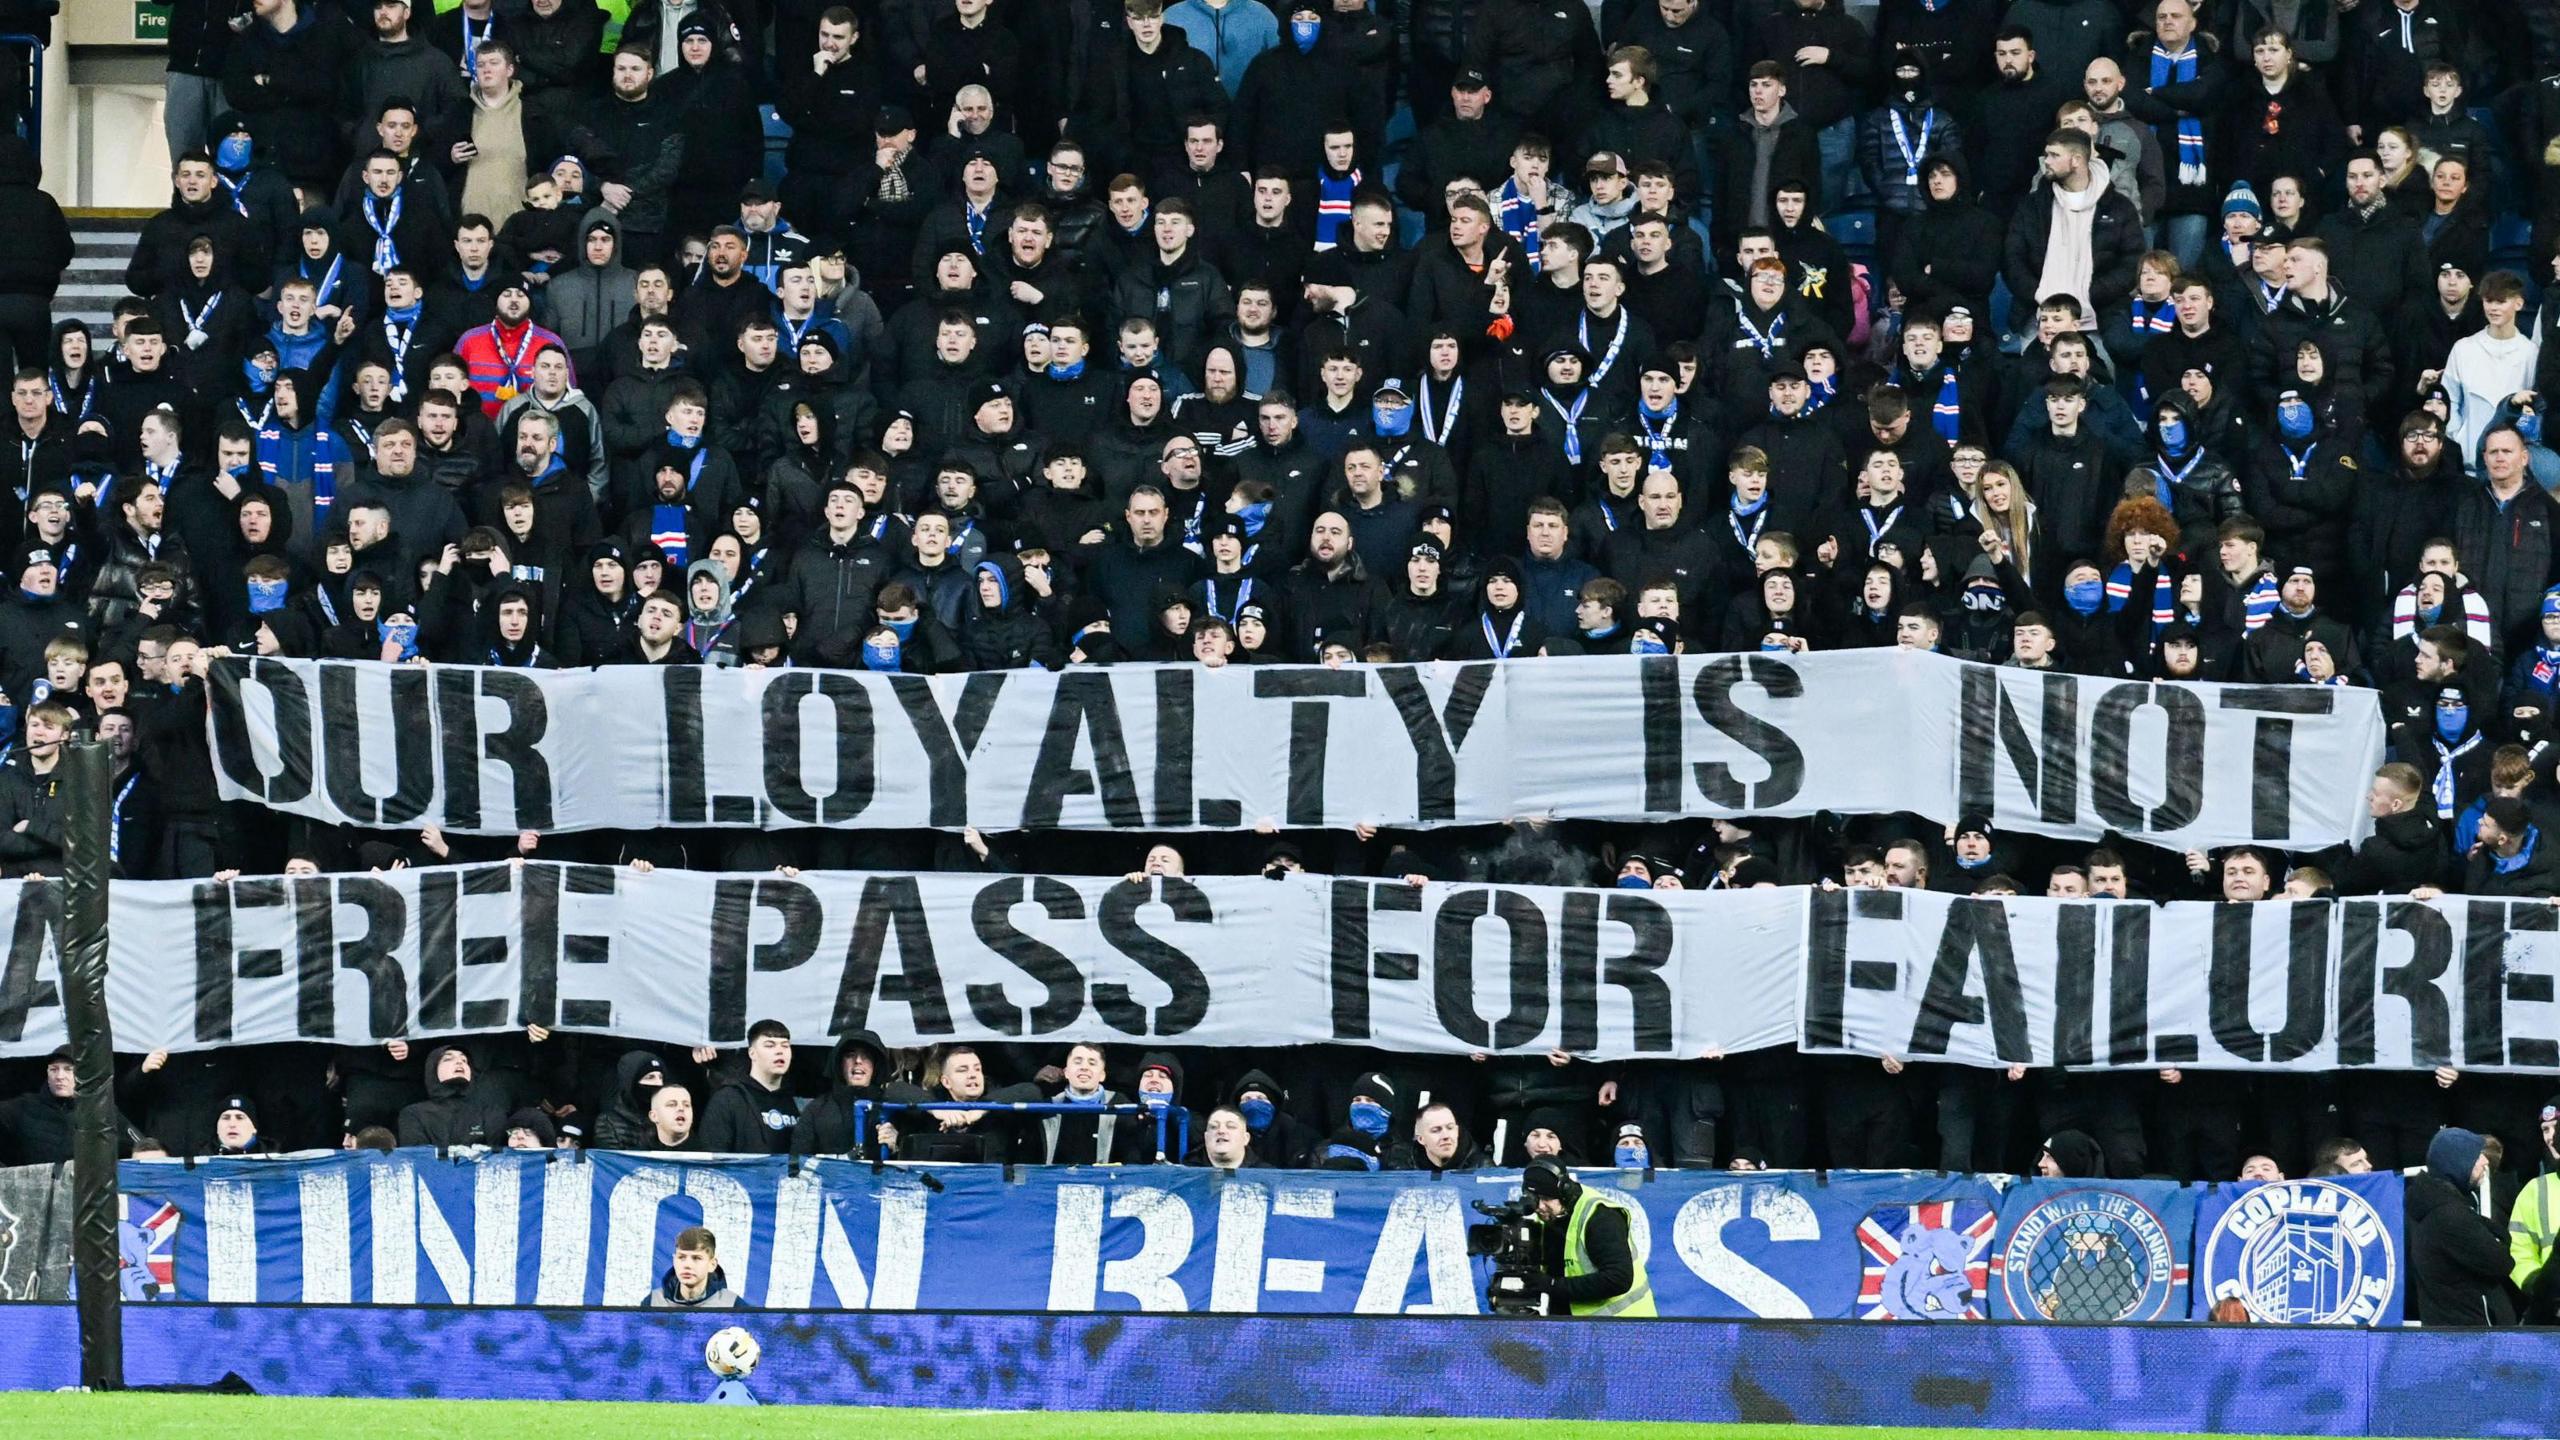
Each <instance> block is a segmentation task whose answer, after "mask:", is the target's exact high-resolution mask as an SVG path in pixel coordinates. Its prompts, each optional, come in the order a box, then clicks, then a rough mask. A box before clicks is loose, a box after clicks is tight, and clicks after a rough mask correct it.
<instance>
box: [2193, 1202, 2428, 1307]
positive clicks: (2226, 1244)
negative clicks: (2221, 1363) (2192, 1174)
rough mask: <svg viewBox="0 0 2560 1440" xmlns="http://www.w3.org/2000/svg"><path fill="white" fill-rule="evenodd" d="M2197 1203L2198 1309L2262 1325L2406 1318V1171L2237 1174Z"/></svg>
mask: <svg viewBox="0 0 2560 1440" xmlns="http://www.w3.org/2000/svg"><path fill="white" fill-rule="evenodd" d="M2203 1190H2204V1194H2203V1198H2202V1199H2201V1200H2200V1201H2199V1202H2198V1203H2197V1206H2196V1285H2195V1314H2196V1318H2197V1319H2199V1320H2201V1319H2204V1318H2206V1317H2208V1316H2209V1315H2211V1314H2212V1311H2213V1307H2214V1306H2215V1305H2216V1304H2217V1303H2219V1302H2221V1301H2223V1300H2225V1299H2234V1298H2236V1299H2238V1300H2239V1301H2240V1302H2241V1303H2242V1304H2244V1305H2246V1306H2248V1307H2249V1318H2250V1319H2252V1320H2255V1321H2257V1322H2258V1323H2260V1324H2262V1325H2397V1324H2399V1323H2400V1315H2401V1309H2402V1300H2403V1295H2402V1291H2403V1290H2404V1289H2405V1288H2406V1282H2405V1279H2404V1275H2403V1271H2404V1268H2405V1266H2406V1265H2407V1263H2408V1251H2407V1249H2406V1248H2405V1247H2404V1246H2403V1245H2402V1244H2401V1239H2400V1237H2401V1218H2402V1213H2403V1212H2402V1203H2401V1202H2402V1198H2403V1193H2402V1189H2401V1181H2400V1177H2399V1176H2397V1175H2338V1176H2333V1177H2331V1178H2329V1179H2325V1180H2268V1181H2257V1180H2250V1181H2229V1182H2225V1183H2223V1184H2219V1185H2209V1186H2205V1187H2203Z"/></svg>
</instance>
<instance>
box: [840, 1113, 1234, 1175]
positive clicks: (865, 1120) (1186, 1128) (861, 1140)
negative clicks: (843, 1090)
mask: <svg viewBox="0 0 2560 1440" xmlns="http://www.w3.org/2000/svg"><path fill="white" fill-rule="evenodd" d="M874 1110H879V1111H882V1112H884V1113H885V1112H890V1111H902V1110H925V1111H953V1112H958V1113H961V1114H968V1113H973V1112H980V1111H984V1112H989V1113H998V1114H1005V1115H1133V1116H1140V1117H1152V1118H1153V1119H1154V1121H1155V1126H1156V1163H1158V1164H1163V1163H1165V1162H1166V1161H1168V1160H1179V1159H1181V1158H1182V1157H1183V1156H1184V1155H1187V1154H1189V1153H1190V1151H1191V1112H1190V1111H1189V1110H1187V1109H1185V1108H1183V1107H1182V1106H1180V1105H1172V1104H1166V1105H1138V1104H1127V1105H1080V1104H1077V1103H1076V1102H1074V1101H1072V1100H1000V1101H986V1100H856V1101H854V1102H853V1153H854V1154H856V1155H862V1156H868V1155H869V1154H870V1151H871V1143H870V1136H871V1112H872V1111H874ZM1169 1119H1170V1120H1172V1121H1173V1122H1174V1136H1173V1138H1174V1148H1173V1150H1172V1151H1171V1152H1170V1153H1167V1151H1166V1150H1165V1148H1164V1142H1165V1123H1166V1121H1167V1120H1169Z"/></svg>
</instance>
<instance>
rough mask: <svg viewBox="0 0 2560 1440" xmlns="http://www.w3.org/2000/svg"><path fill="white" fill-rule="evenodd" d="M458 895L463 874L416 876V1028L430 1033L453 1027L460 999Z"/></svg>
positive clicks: (440, 872) (445, 872)
mask: <svg viewBox="0 0 2560 1440" xmlns="http://www.w3.org/2000/svg"><path fill="white" fill-rule="evenodd" d="M461 895H462V877H461V876H460V875H459V874H456V873H455V872H453V871H451V870H428V871H423V872H421V873H420V874H419V876H418V1028H419V1029H421V1030H424V1031H426V1032H428V1033H430V1034H432V1033H434V1032H436V1031H438V1030H450V1029H452V1028H453V1017H454V1015H455V1013H456V1011H457V1007H459V1006H460V1005H461V1003H462V969H461V963H462V962H461V957H460V956H459V955H458V954H457V953H456V952H457V949H458V946H459V940H458V938H457V937H458V936H459V935H460V934H461V932H462V915H461V907H462V901H461ZM381 1038H383V1039H386V1040H387V1039H389V1038H391V1037H390V1036H387V1035H386V1036H383V1037H381Z"/></svg>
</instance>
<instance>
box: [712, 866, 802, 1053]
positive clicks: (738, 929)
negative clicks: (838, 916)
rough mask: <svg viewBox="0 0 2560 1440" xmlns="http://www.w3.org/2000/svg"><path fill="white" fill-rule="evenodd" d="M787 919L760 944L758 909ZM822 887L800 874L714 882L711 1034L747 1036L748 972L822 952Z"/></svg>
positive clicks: (719, 1038) (718, 1038) (717, 1039)
mask: <svg viewBox="0 0 2560 1440" xmlns="http://www.w3.org/2000/svg"><path fill="white" fill-rule="evenodd" d="M765 910H770V911H772V912H773V913H774V914H775V915H777V916H780V917H781V920H782V933H781V934H779V935H777V936H775V937H774V938H773V939H771V940H768V941H765V942H763V943H762V944H757V943H755V942H754V940H753V936H754V934H755V931H756V918H757V915H758V912H760V911H765ZM825 918H826V917H825V915H824V914H823V913H822V912H821V910H820V908H819V905H818V896H817V892H816V891H813V890H811V889H810V888H809V887H808V886H806V885H804V884H802V883H800V882H799V881H797V880H777V879H754V878H750V877H746V876H737V877H732V878H727V879H723V880H721V881H719V882H718V883H717V884H715V885H713V886H712V887H711V997H710V998H711V1040H712V1043H714V1044H735V1043H736V1042H738V1041H740V1040H744V1039H745V1038H746V1036H747V972H748V971H749V970H750V969H753V970H755V971H757V972H758V973H772V972H775V971H782V970H789V969H792V968H793V967H795V966H798V965H801V964H803V963H805V962H806V961H807V960H808V959H809V957H810V956H812V955H815V954H817V953H818V931H819V928H820V926H821V924H822V923H823V921H824V920H825Z"/></svg>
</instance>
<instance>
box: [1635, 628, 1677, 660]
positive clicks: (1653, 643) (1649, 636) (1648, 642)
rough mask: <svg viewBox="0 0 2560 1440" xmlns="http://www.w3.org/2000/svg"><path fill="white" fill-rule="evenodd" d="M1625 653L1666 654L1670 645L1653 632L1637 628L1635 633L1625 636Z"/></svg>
mask: <svg viewBox="0 0 2560 1440" xmlns="http://www.w3.org/2000/svg"><path fill="white" fill-rule="evenodd" d="M1627 653H1628V654H1630V655H1668V654H1670V653H1671V647H1670V646H1668V645H1665V644H1663V643H1662V637H1661V636H1659V635H1656V634H1654V633H1653V632H1652V631H1650V630H1639V631H1637V632H1636V633H1635V634H1633V635H1630V636H1628V637H1627Z"/></svg>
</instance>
